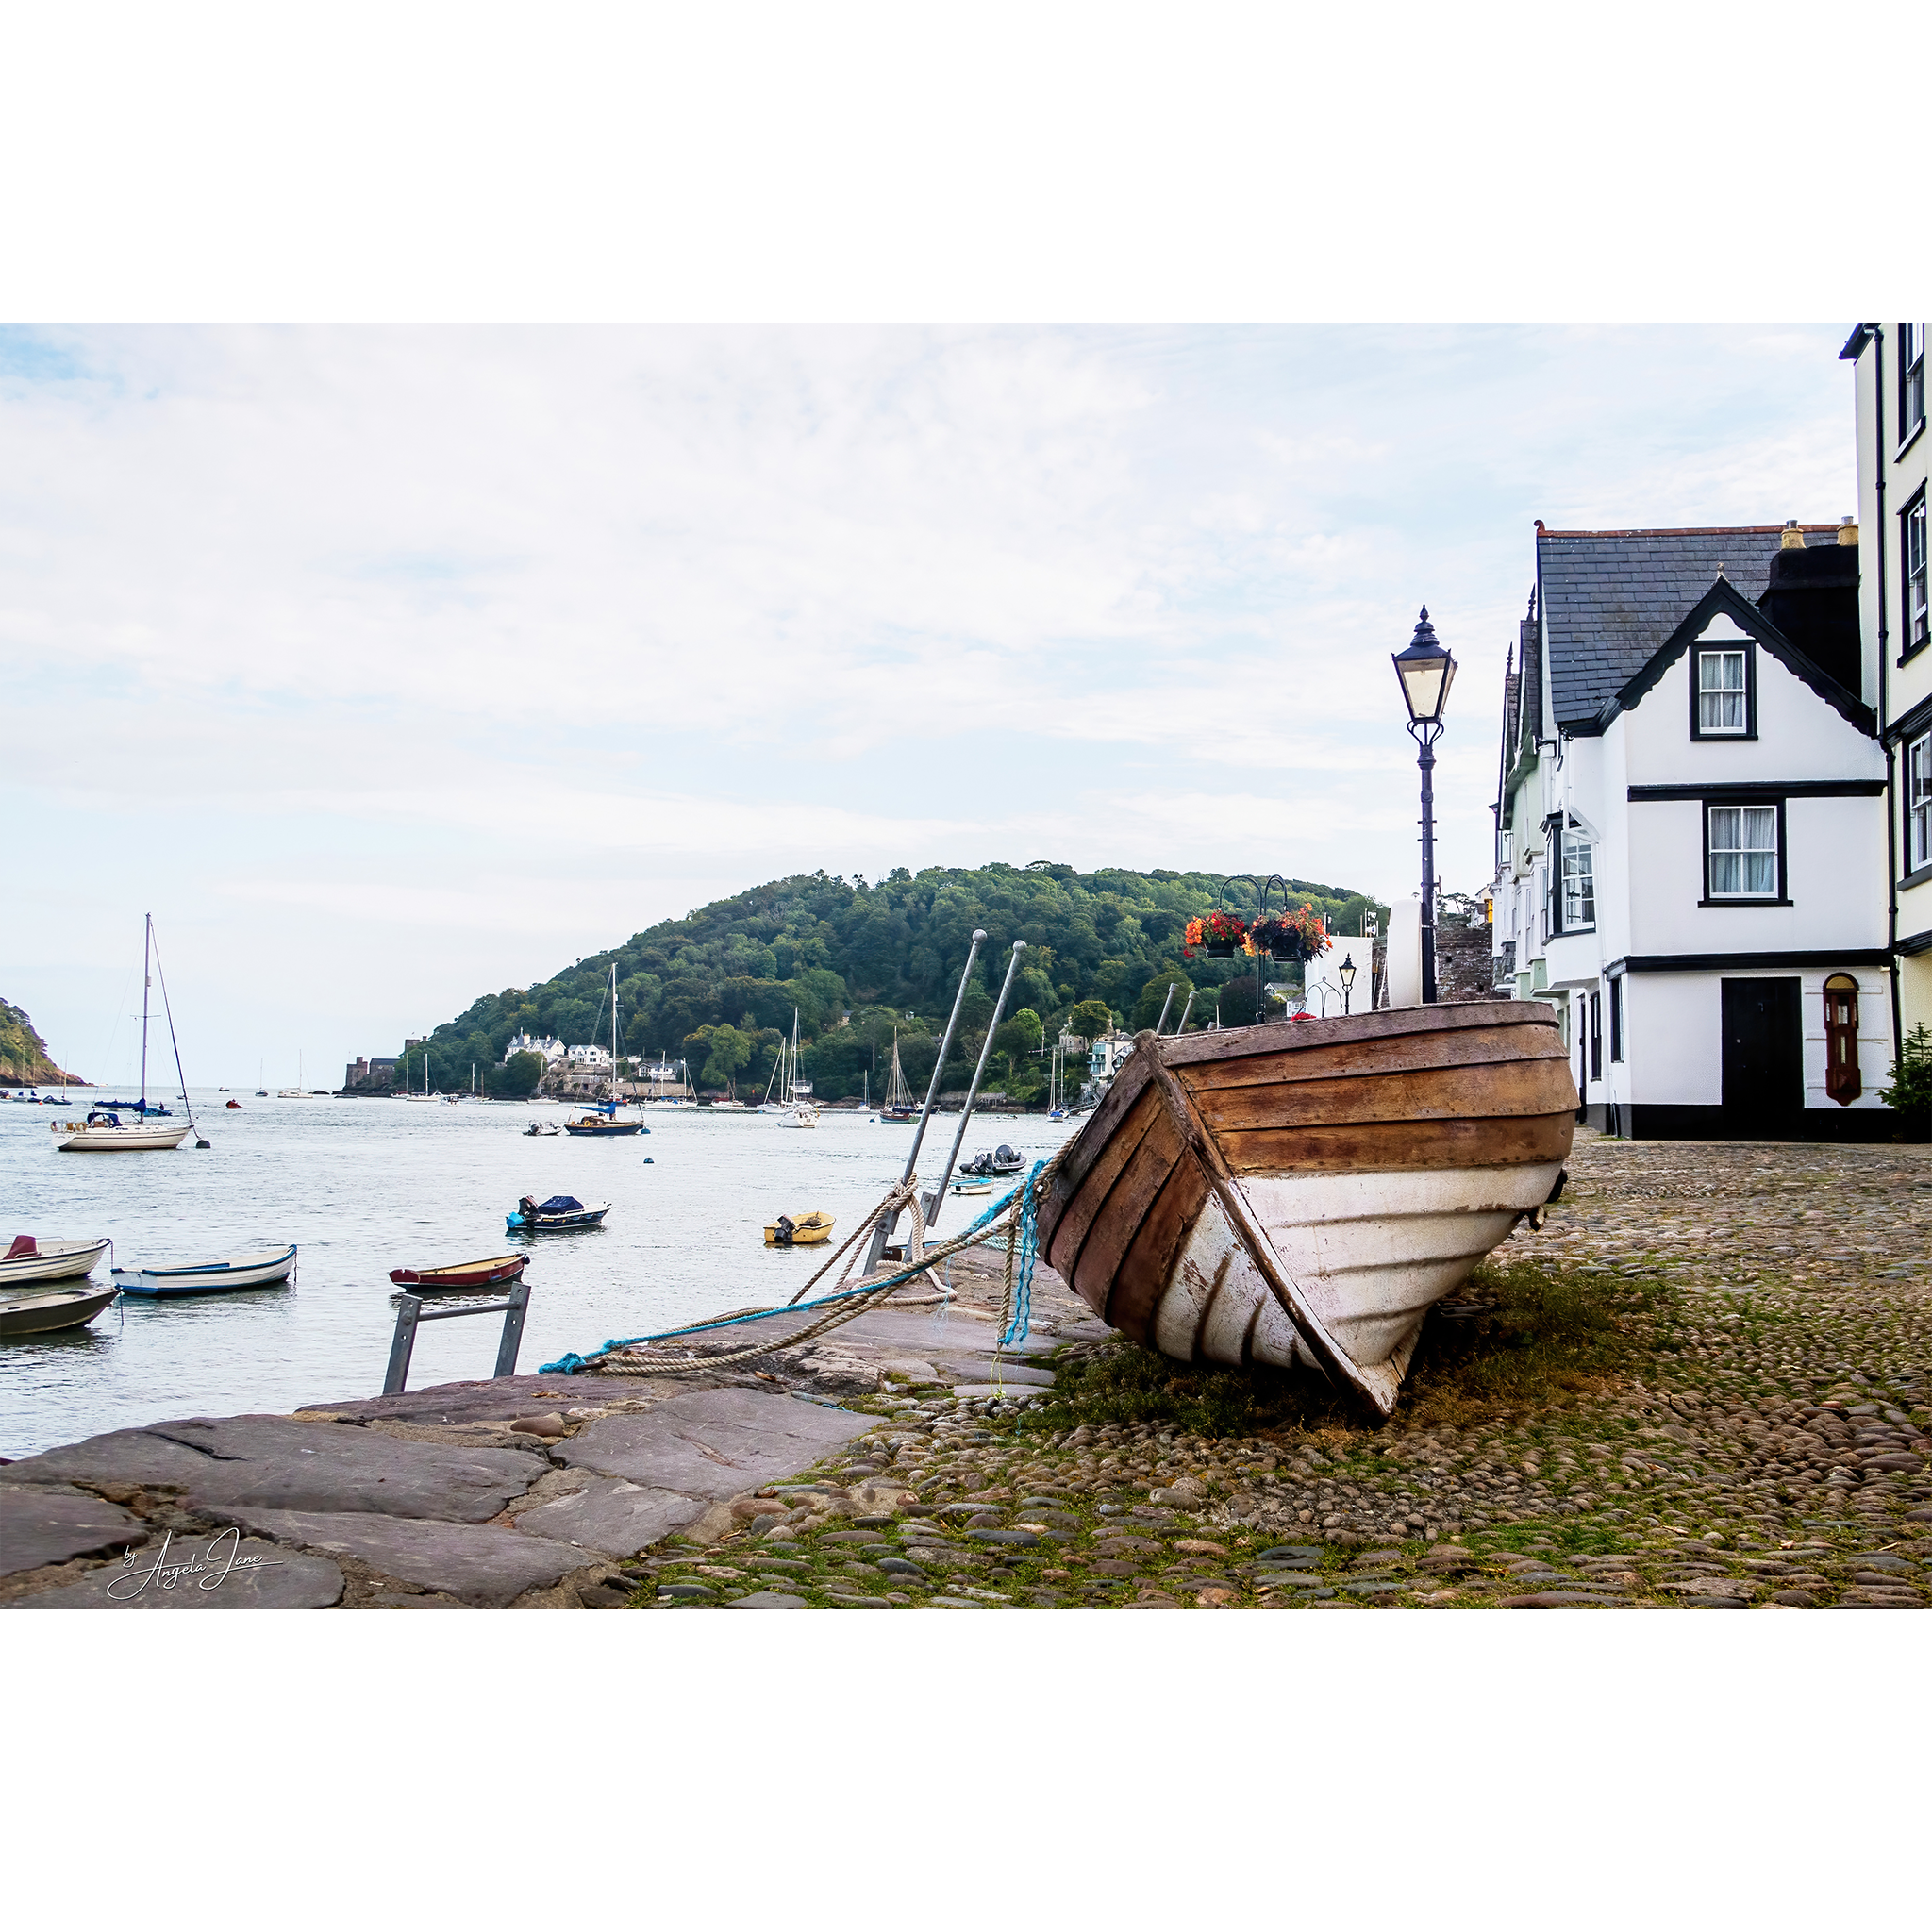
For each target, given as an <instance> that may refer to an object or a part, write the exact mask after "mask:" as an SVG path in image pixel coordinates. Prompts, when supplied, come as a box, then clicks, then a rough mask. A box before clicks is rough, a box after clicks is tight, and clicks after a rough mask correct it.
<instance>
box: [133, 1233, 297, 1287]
mask: <svg viewBox="0 0 1932 1932" xmlns="http://www.w3.org/2000/svg"><path fill="white" fill-rule="evenodd" d="M294 1266H295V1245H294V1243H293V1242H292V1241H291V1243H290V1244H289V1245H288V1246H287V1247H285V1248H258V1249H257V1250H256V1252H255V1253H253V1254H250V1255H231V1256H229V1257H228V1258H227V1259H226V1260H225V1261H200V1262H195V1263H192V1264H191V1265H190V1266H188V1267H184V1268H117V1269H115V1270H114V1286H115V1287H116V1288H118V1289H119V1290H121V1291H122V1292H123V1293H124V1294H145V1295H154V1296H157V1297H159V1298H162V1299H173V1298H175V1297H176V1296H179V1295H190V1294H226V1293H227V1292H228V1291H229V1290H231V1289H237V1288H273V1287H274V1286H275V1284H276V1283H277V1282H282V1281H286V1280H287V1279H288V1278H289V1275H290V1273H291V1270H292V1269H293V1268H294Z"/></svg>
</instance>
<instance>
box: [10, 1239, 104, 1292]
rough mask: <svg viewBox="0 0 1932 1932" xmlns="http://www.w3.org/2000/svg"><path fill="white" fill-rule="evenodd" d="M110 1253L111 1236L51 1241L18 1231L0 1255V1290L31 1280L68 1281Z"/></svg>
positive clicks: (90, 1268)
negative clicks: (91, 1239) (109, 1242)
mask: <svg viewBox="0 0 1932 1932" xmlns="http://www.w3.org/2000/svg"><path fill="white" fill-rule="evenodd" d="M107 1252H108V1238H107V1236H106V1235H103V1236H102V1237H101V1238H100V1240H98V1241H42V1239H41V1238H40V1237H39V1236H38V1235H31V1234H17V1235H15V1236H14V1237H13V1241H12V1245H11V1246H9V1247H8V1250H7V1253H6V1254H5V1255H4V1256H0V1291H5V1290H7V1289H10V1288H18V1287H21V1286H23V1285H25V1283H27V1282H29V1281H66V1280H69V1279H71V1278H72V1277H73V1276H74V1275H76V1274H87V1273H89V1272H90V1270H92V1267H93V1265H94V1263H95V1262H96V1261H98V1260H99V1259H100V1258H101V1257H102V1256H103V1255H105V1254H106V1253H107Z"/></svg>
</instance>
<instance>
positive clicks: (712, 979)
mask: <svg viewBox="0 0 1932 1932" xmlns="http://www.w3.org/2000/svg"><path fill="white" fill-rule="evenodd" d="M1223 884H1224V882H1223V880H1222V879H1221V878H1220V877H1219V876H1218V875H1216V874H1211V873H1182V872H1162V871H1156V872H1144V873H1142V872H1126V871H1121V870H1117V869H1114V868H1108V869H1105V870H1103V871H1100V872H1093V873H1081V872H1076V871H1075V870H1074V867H1072V866H1071V865H1057V864H1052V863H1049V862H1046V861H1044V860H1041V861H1036V862H1035V863H1034V864H1032V865H1027V866H1012V865H987V866H981V867H979V868H977V869H976V870H974V871H970V872H968V871H957V870H951V869H948V868H944V867H938V866H935V867H930V868H928V869H927V870H925V871H924V872H921V873H919V874H916V875H915V874H912V873H910V872H908V871H907V870H906V869H905V868H903V867H901V868H899V869H898V870H896V871H894V872H893V873H892V874H891V875H890V876H889V877H887V878H884V879H881V880H879V881H878V882H877V883H876V884H874V885H868V884H867V883H866V882H865V881H864V880H863V879H860V878H854V879H850V880H847V879H843V878H836V877H827V876H826V875H825V874H824V873H813V874H809V875H808V876H801V877H796V878H789V879H774V880H773V881H772V882H771V883H769V884H767V885H762V886H756V887H753V888H752V889H751V891H745V892H740V893H738V894H737V895H736V896H735V897H732V898H729V899H721V900H719V901H718V902H717V903H716V904H714V905H710V906H707V907H705V908H702V909H701V910H699V911H696V912H693V913H691V914H690V915H689V916H688V917H687V918H684V919H672V920H666V921H664V922H663V923H662V924H658V925H654V926H652V927H651V928H650V930H649V931H647V932H641V933H638V934H637V935H635V936H634V937H633V938H632V939H630V940H628V941H625V943H624V944H623V945H621V946H619V947H617V948H616V950H615V952H614V954H613V953H598V954H595V955H593V956H592V957H591V958H586V959H579V960H578V961H577V963H576V964H575V966H572V967H569V968H567V969H566V970H565V971H563V972H561V973H558V974H557V975H556V976H555V977H554V978H551V979H548V980H546V981H544V982H543V983H542V984H541V986H532V987H528V988H517V987H509V988H507V989H506V990H505V991H502V992H500V993H490V994H486V995H485V996H484V997H483V998H481V999H479V1000H477V1001H476V1003H475V1005H474V1006H473V1007H471V1008H470V1009H469V1010H468V1011H467V1012H465V1013H463V1014H461V1015H459V1016H458V1018H456V1019H454V1020H451V1021H449V1022H447V1023H446V1024H443V1025H441V1026H439V1027H437V1028H436V1029H435V1031H434V1032H433V1033H432V1034H431V1035H430V1037H429V1039H428V1041H427V1042H426V1052H427V1054H428V1057H429V1071H430V1078H431V1082H432V1084H433V1085H435V1086H439V1087H447V1088H458V1087H462V1086H466V1085H467V1084H468V1082H469V1075H470V1068H471V1066H472V1065H475V1067H476V1069H477V1070H478V1074H479V1075H480V1074H482V1073H483V1071H484V1070H485V1069H489V1070H491V1082H492V1085H491V1091H505V1085H506V1083H505V1078H504V1070H503V1069H502V1068H501V1066H500V1064H499V1063H500V1062H501V1060H502V1058H503V1054H504V1049H505V1047H506V1046H507V1044H508V1041H509V1040H510V1039H511V1038H512V1036H514V1035H515V1034H517V1033H519V1032H525V1031H527V1032H529V1033H531V1034H534V1035H537V1036H538V1037H540V1038H541V1037H543V1036H545V1035H555V1036H556V1037H557V1038H558V1039H560V1040H562V1041H564V1042H565V1043H566V1044H578V1043H581V1042H585V1041H591V1040H593V1039H594V1040H595V1041H598V1042H601V1043H603V1044H606V1045H608V1042H609V1040H610V1015H609V1011H608V1004H607V1002H608V980H609V972H610V962H611V960H612V958H615V959H616V961H617V979H618V1002H619V1009H620V1023H621V1026H622V1033H623V1044H624V1051H625V1056H626V1058H628V1057H630V1056H632V1055H637V1056H641V1057H655V1056H657V1055H658V1054H659V1053H662V1054H665V1055H667V1056H669V1057H670V1058H674V1059H677V1058H682V1059H686V1060H688V1061H689V1062H690V1064H691V1074H692V1077H693V1079H694V1080H696V1081H697V1082H698V1084H699V1085H700V1086H702V1087H705V1088H717V1089H723V1088H726V1087H728V1086H735V1088H736V1091H737V1092H738V1093H739V1095H740V1097H741V1098H743V1097H746V1096H747V1092H748V1091H749V1097H752V1098H756V1097H757V1096H758V1093H759V1092H762V1091H763V1089H764V1085H765V1082H766V1079H767V1078H768V1076H769V1074H770V1073H771V1070H772V1065H773V1061H774V1057H775V1055H776V1053H777V1049H778V1043H779V1041H780V1040H781V1039H782V1038H785V1037H788V1036H789V1035H790V1033H791V1013H792V1008H793V1007H794V1006H795V1007H796V1008H798V1014H799V1026H800V1032H801V1036H802V1038H803V1040H804V1041H807V1042H808V1046H807V1048H806V1050H805V1052H804V1053H803V1055H802V1057H801V1058H802V1063H803V1072H804V1074H805V1075H806V1076H807V1077H808V1078H809V1079H810V1080H811V1081H812V1082H813V1085H814V1088H815V1090H816V1092H817V1094H818V1096H819V1097H820V1098H821V1099H825V1100H831V1099H838V1098H841V1097H843V1096H845V1095H847V1094H857V1093H858V1092H859V1091H861V1088H862V1087H863V1086H864V1085H865V1084H866V1077H867V1075H869V1076H870V1086H871V1091H872V1094H873V1096H874V1098H875V1099H876V1098H877V1097H878V1096H879V1095H880V1093H881V1092H882V1091H883V1090H884V1086H885V1081H886V1077H887V1073H888V1071H889V1069H890V1067H891V1057H892V1036H893V1029H894V1028H895V1027H896V1028H897V1030H898V1036H899V1047H900V1058H901V1061H902V1063H903V1065H904V1067H905V1070H906V1074H907V1078H908V1080H909V1081H910V1082H911V1083H912V1085H913V1086H914V1087H915V1088H916V1089H921V1090H923V1089H924V1083H925V1081H926V1080H927V1079H928V1078H929V1077H930V1075H931V1072H932V1063H933V1058H934V1056H935V1054H936V1051H937V1047H938V1036H939V1035H940V1034H941V1033H943V1032H944V1030H945V1022H946V1015H947V1012H948V1011H949V1010H950V1008H951V1004H952V997H953V990H954V987H955V986H956V984H957V983H958V974H959V970H960V968H961V966H962V965H963V964H964V963H965V959H966V955H967V951H968V949H969V947H970V945H971V942H972V936H973V930H974V927H975V926H981V927H984V928H985V930H986V933H987V935H988V938H987V942H986V944H985V945H984V946H982V947H981V948H980V956H979V963H978V965H977V966H976V967H975V969H974V988H973V989H972V990H971V991H969V992H968V995H967V1005H966V1008H965V1009H964V1011H963V1012H962V1014H961V1021H960V1034H959V1037H958V1038H957V1039H956V1041H955V1044H954V1051H953V1058H952V1060H951V1061H949V1063H948V1071H947V1079H946V1085H947V1087H948V1088H951V1087H953V1086H956V1085H957V1086H962V1087H963V1086H964V1085H965V1083H966V1081H967V1079H968V1078H969V1077H970V1075H971V1070H972V1065H973V1061H974V1058H976V1057H977V1055H978V1051H979V1047H980V1044H981V1042H982V1041H983V1040H984V1038H985V1029H986V1024H987V1022H988V1020H989V1019H990V1018H991V1013H992V1006H993V999H994V997H995V995H996V994H997V992H998V990H999V985H1000V981H1001V979H1002V977H1003V976H1004V974H1005V973H1006V970H1007V963H1008V958H1009V953H1008V948H1009V947H1010V945H1011V943H1012V941H1015V940H1024V941H1026V944H1027V950H1026V951H1025V952H1024V953H1023V954H1022V955H1021V956H1020V958H1021V966H1020V972H1019V975H1018V977H1017V978H1016V980H1015V982H1014V987H1013V992H1012V995H1011V997H1010V998H1009V1000H1008V1008H1007V1011H1008V1018H1007V1020H1006V1021H1005V1023H1004V1024H1002V1026H1001V1029H1000V1034H999V1036H998V1037H997V1038H996V1040H995V1042H994V1055H993V1058H992V1059H991V1060H990V1061H989V1063H988V1076H987V1077H988V1084H989V1085H990V1086H991V1087H995V1088H999V1089H1003V1090H1004V1091H1006V1092H1007V1093H1008V1095H1010V1096H1011V1097H1013V1098H1015V1099H1024V1098H1030V1097H1033V1096H1035V1095H1037V1094H1039V1093H1041V1092H1043V1091H1045V1086H1046V1060H1045V1058H1044V1057H1043V1056H1042V1055H1041V1051H1040V1049H1041V1042H1042V1041H1046V1042H1051V1041H1053V1040H1054V1039H1055V1038H1056V1037H1057V1035H1058V1031H1059V1029H1060V1027H1061V1025H1062V1024H1064V1023H1067V1022H1069V1020H1070V1018H1072V1017H1073V1015H1074V1008H1076V1007H1079V1006H1081V1004H1082V1003H1083V1002H1093V1001H1098V1002H1100V1003H1101V1006H1102V1007H1103V1008H1105V1014H1104V1016H1103V1014H1102V1013H1101V1012H1100V1010H1099V1009H1098V1008H1093V1007H1091V1006H1090V1007H1089V1008H1087V1010H1086V1011H1085V1012H1083V1013H1082V1014H1080V1015H1079V1016H1078V1017H1077V1019H1075V1020H1074V1023H1073V1024H1072V1027H1071V1030H1073V1031H1075V1032H1080V1033H1084V1034H1090V1035H1091V1033H1093V1032H1095V1031H1099V1030H1103V1028H1104V1025H1105V1024H1109V1023H1110V1024H1128V1025H1151V1024H1153V1023H1154V1020H1155V1017H1156V1015H1157V1014H1158V1011H1159V1008H1160V1003H1161V1000H1162V998H1163V997H1164V996H1165V992H1166V988H1167V986H1168V983H1169V982H1170V980H1172V981H1174V982H1175V983H1176V984H1177V985H1178V986H1179V988H1180V991H1178V992H1177V993H1176V994H1175V997H1174V1015H1177V1014H1178V1013H1179V1011H1180V1008H1181V1005H1182V1003H1183V1001H1184V1000H1185V999H1186V996H1187V991H1188V989H1189V988H1190V987H1199V988H1200V989H1201V990H1202V991H1201V994H1200V996H1199V997H1198V998H1197V999H1196V1000H1195V1003H1194V1012H1193V1019H1192V1022H1191V1027H1192V1026H1197V1025H1200V1024H1205V1023H1207V1022H1208V1021H1211V1020H1212V1019H1213V1017H1214V1014H1215V1009H1216V1005H1217V1001H1218V1000H1220V999H1222V998H1224V997H1225V998H1231V999H1232V1001H1233V1004H1231V1005H1229V1007H1228V1010H1227V1015H1226V1017H1227V1020H1228V1022H1229V1023H1230V1024H1232V1023H1233V1022H1234V1021H1235V1019H1236V1018H1237V1015H1238V1014H1239V1017H1240V1018H1241V1020H1242V1021H1245V1020H1246V1019H1247V1018H1248V1017H1249V1016H1250V1014H1251V1013H1252V1010H1253V1008H1254V1004H1255V991H1254V985H1253V981H1252V978H1251V977H1250V978H1249V979H1248V980H1247V983H1246V985H1245V986H1244V987H1243V988H1241V989H1237V990H1235V991H1234V992H1233V993H1232V994H1230V993H1229V992H1228V991H1227V989H1228V983H1229V982H1230V981H1233V980H1235V979H1236V978H1237V977H1240V976H1241V975H1243V974H1246V973H1250V972H1251V970H1252V962H1251V961H1245V960H1242V959H1241V958H1236V959H1232V960H1209V959H1207V958H1199V957H1197V958H1192V959H1188V958H1184V957H1183V946H1184V943H1185V934H1186V929H1187V923H1188V921H1189V920H1190V919H1191V918H1193V917H1194V916H1195V915H1197V914H1199V913H1201V912H1204V911H1207V910H1209V909H1211V908H1213V907H1215V906H1218V905H1224V906H1226V907H1228V908H1231V909H1235V910H1240V911H1243V912H1247V913H1251V912H1252V911H1253V910H1254V909H1255V908H1256V905H1257V894H1256V891H1255V888H1254V887H1253V886H1251V885H1249V884H1247V883H1246V882H1245V881H1237V882H1235V883H1233V884H1231V885H1229V886H1227V888H1226V891H1225V896H1220V894H1221V893H1222V889H1223ZM1289 890H1290V894H1291V905H1293V906H1297V907H1299V906H1303V905H1311V906H1313V908H1315V910H1316V911H1318V912H1321V913H1324V914H1326V915H1327V916H1328V917H1329V919H1330V921H1331V924H1332V925H1333V928H1334V929H1335V930H1336V931H1338V932H1358V931H1359V930H1360V929H1361V918H1362V914H1363V913H1364V911H1366V910H1368V909H1370V908H1374V909H1375V910H1377V911H1378V912H1379V911H1382V910H1384V909H1385V908H1381V907H1380V906H1379V905H1378V903H1377V902H1376V901H1374V900H1373V899H1370V898H1368V897H1367V896H1365V895H1364V894H1362V893H1359V892H1352V891H1347V890H1346V889H1344V888H1341V887H1336V886H1322V885H1315V884H1312V883H1310V882H1308V881H1307V880H1300V879H1295V880H1291V881H1290V882H1289ZM1279 900H1280V893H1279V891H1278V890H1277V891H1274V893H1273V894H1272V895H1271V899H1270V905H1271V908H1273V909H1278V908H1279ZM1271 971H1272V972H1273V976H1276V977H1288V976H1291V974H1292V973H1293V971H1294V969H1292V968H1283V969H1280V970H1279V971H1278V972H1275V971H1274V970H1273V969H1271ZM1173 1020H1174V1016H1173V1015H1171V1016H1170V1019H1169V1024H1170V1026H1172V1024H1173ZM424 1051H425V1048H419V1049H417V1051H416V1052H415V1053H413V1054H409V1055H406V1056H405V1060H406V1067H405V1070H404V1071H405V1074H406V1077H407V1079H408V1083H409V1084H410V1085H412V1086H418V1087H420V1086H421V1084H422V1080H423V1059H422V1055H423V1053H424ZM1076 1073H1077V1070H1076ZM515 1084H517V1083H515V1082H511V1083H510V1085H511V1086H512V1087H513V1086H514V1085H515ZM1076 1084H1077V1082H1076Z"/></svg>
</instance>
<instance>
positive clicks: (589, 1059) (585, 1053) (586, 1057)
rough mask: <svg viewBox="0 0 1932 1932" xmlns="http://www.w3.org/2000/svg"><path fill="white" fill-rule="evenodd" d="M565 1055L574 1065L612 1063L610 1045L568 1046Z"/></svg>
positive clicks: (603, 1065)
mask: <svg viewBox="0 0 1932 1932" xmlns="http://www.w3.org/2000/svg"><path fill="white" fill-rule="evenodd" d="M563 1057H564V1058H565V1059H567V1060H568V1061H569V1062H570V1063H571V1065H572V1066H573V1067H608V1065H609V1064H610V1049H609V1048H608V1046H567V1047H565V1048H564V1050H563Z"/></svg>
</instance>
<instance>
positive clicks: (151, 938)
mask: <svg viewBox="0 0 1932 1932" xmlns="http://www.w3.org/2000/svg"><path fill="white" fill-rule="evenodd" d="M154 949H155V916H154V914H153V913H152V912H150V913H149V914H148V915H147V924H145V925H144V926H143V927H142V939H141V1117H142V1120H145V1119H146V1118H147V991H148V988H149V987H150V986H152V985H153V984H154V970H155V969H154V964H153V960H154Z"/></svg>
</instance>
